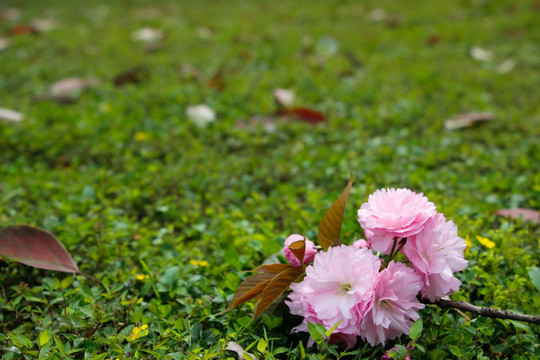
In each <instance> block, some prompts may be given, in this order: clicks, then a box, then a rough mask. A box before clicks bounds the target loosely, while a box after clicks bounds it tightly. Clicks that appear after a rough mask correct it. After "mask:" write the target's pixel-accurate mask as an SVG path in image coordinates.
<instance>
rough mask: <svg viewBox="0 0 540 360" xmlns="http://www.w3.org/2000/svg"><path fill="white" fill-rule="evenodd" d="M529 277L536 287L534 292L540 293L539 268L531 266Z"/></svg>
mask: <svg viewBox="0 0 540 360" xmlns="http://www.w3.org/2000/svg"><path fill="white" fill-rule="evenodd" d="M529 277H530V278H531V281H532V283H533V284H534V286H536V290H538V291H540V267H537V266H533V267H531V270H530V271H529Z"/></svg>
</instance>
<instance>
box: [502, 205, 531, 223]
mask: <svg viewBox="0 0 540 360" xmlns="http://www.w3.org/2000/svg"><path fill="white" fill-rule="evenodd" d="M495 214H497V215H499V216H504V217H505V218H512V219H523V221H532V222H534V223H535V224H540V213H539V212H538V211H537V210H533V209H523V208H513V209H502V210H498V211H496V212H495Z"/></svg>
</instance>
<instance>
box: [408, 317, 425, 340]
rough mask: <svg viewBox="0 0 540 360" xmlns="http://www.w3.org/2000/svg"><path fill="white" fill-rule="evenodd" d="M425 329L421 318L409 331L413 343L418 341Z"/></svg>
mask: <svg viewBox="0 0 540 360" xmlns="http://www.w3.org/2000/svg"><path fill="white" fill-rule="evenodd" d="M423 327H424V324H423V322H422V318H420V319H418V320H417V321H416V322H415V323H414V324H413V325H412V326H411V329H410V330H409V337H410V338H411V339H412V340H413V341H416V339H418V337H419V336H420V334H421V333H422V329H423Z"/></svg>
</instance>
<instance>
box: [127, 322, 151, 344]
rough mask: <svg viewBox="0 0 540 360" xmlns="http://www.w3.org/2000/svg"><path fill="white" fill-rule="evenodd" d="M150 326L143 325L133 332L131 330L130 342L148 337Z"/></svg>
mask: <svg viewBox="0 0 540 360" xmlns="http://www.w3.org/2000/svg"><path fill="white" fill-rule="evenodd" d="M146 329H148V325H143V326H141V327H138V326H135V327H134V328H133V330H131V335H129V340H131V341H133V340H137V339H138V338H140V337H144V336H146V335H148V330H146Z"/></svg>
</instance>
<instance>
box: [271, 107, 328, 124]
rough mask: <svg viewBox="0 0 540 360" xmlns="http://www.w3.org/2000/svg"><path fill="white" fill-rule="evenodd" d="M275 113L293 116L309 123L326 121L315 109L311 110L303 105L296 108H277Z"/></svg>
mask: <svg viewBox="0 0 540 360" xmlns="http://www.w3.org/2000/svg"><path fill="white" fill-rule="evenodd" d="M277 115H280V116H286V117H289V118H293V119H296V120H300V121H304V122H308V123H310V124H318V123H322V122H325V121H326V117H325V116H324V114H322V113H320V112H318V111H316V110H312V109H308V108H304V107H296V108H291V109H287V108H284V109H279V110H278V111H277Z"/></svg>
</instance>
